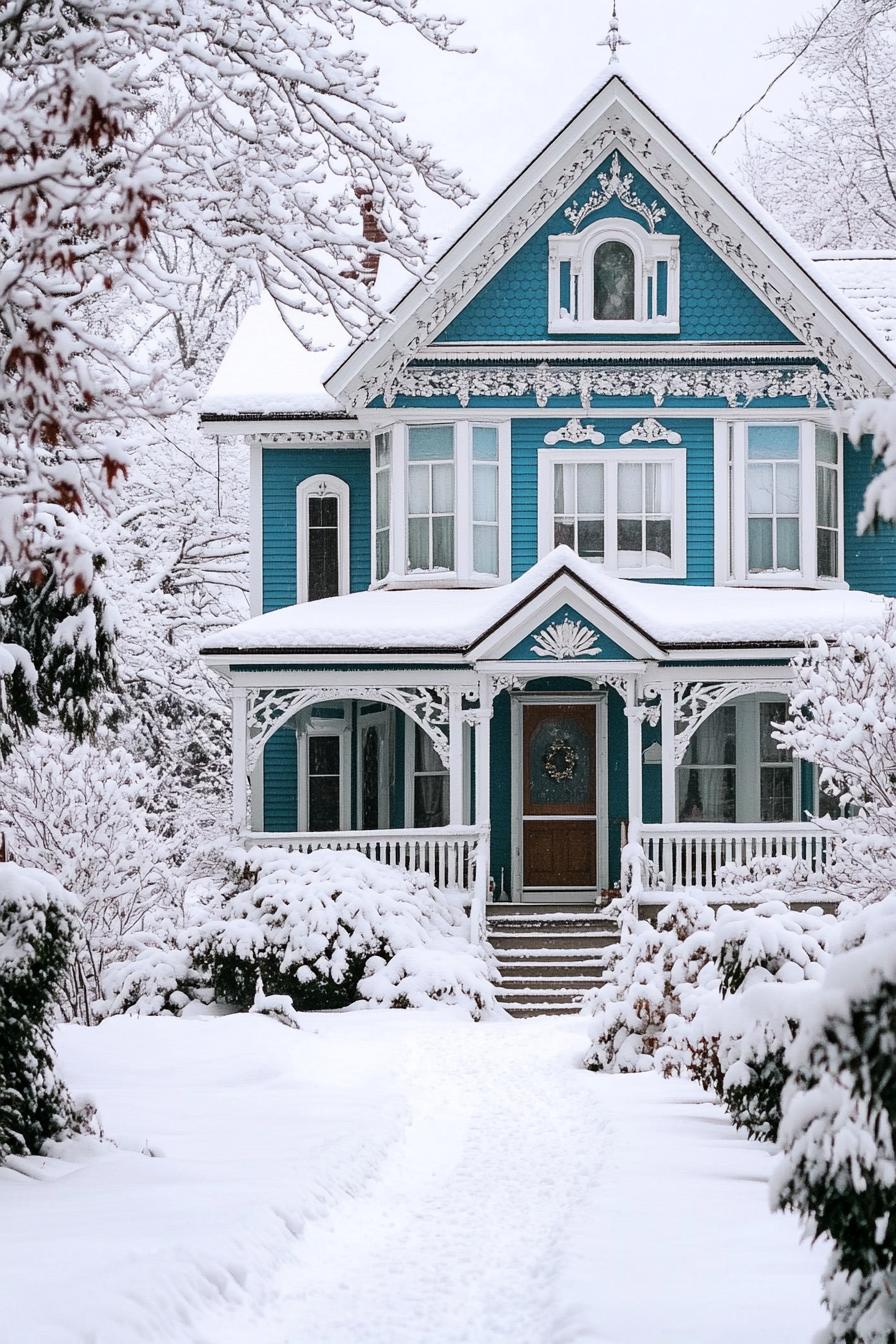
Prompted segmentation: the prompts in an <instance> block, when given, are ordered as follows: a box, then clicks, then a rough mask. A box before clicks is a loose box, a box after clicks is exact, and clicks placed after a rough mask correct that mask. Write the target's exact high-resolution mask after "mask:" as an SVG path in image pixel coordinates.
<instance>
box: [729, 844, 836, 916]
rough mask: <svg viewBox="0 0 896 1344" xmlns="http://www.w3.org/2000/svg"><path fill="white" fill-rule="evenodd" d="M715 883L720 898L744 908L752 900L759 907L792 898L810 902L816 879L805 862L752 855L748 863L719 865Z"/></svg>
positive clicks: (815, 874)
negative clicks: (721, 895)
mask: <svg viewBox="0 0 896 1344" xmlns="http://www.w3.org/2000/svg"><path fill="white" fill-rule="evenodd" d="M716 881H717V883H718V887H719V891H720V892H721V893H722V894H723V895H724V896H726V897H727V898H728V899H729V900H735V901H737V902H738V904H741V905H746V904H748V903H749V902H752V901H756V902H757V903H760V904H761V903H763V902H765V901H771V900H775V899H776V898H780V899H786V898H787V897H788V896H793V895H796V896H797V897H798V899H799V900H801V901H805V900H807V899H811V898H812V895H813V894H814V893H815V892H816V891H817V888H818V882H819V877H818V873H817V872H816V871H815V870H814V869H813V868H811V867H810V866H809V864H808V863H806V861H805V859H796V858H791V857H790V855H780V856H777V857H774V858H773V857H770V856H768V855H764V854H756V855H754V856H753V857H752V858H751V859H750V860H749V862H748V863H744V864H738V863H726V864H723V865H722V866H721V867H720V868H719V869H718V871H717V872H716Z"/></svg>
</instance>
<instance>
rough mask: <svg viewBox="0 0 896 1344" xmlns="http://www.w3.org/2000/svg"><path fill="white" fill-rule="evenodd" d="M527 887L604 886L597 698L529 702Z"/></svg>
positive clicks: (525, 774)
mask: <svg viewBox="0 0 896 1344" xmlns="http://www.w3.org/2000/svg"><path fill="white" fill-rule="evenodd" d="M522 708H523V736H522V761H521V765H522V771H523V779H522V803H523V817H522V844H523V888H524V889H525V891H526V892H527V893H528V894H530V895H531V896H532V897H533V898H536V893H537V892H538V891H543V892H545V893H548V892H552V891H556V892H562V891H567V892H568V891H571V890H573V889H580V890H581V889H587V890H589V891H592V892H593V891H595V890H596V888H597V864H598V854H597V821H598V806H597V754H596V753H597V706H596V705H594V704H565V705H533V704H529V705H527V704H524V705H523V707H522Z"/></svg>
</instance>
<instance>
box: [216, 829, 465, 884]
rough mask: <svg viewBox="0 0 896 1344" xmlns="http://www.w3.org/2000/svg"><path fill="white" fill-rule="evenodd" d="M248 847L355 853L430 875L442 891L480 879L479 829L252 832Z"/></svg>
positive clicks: (244, 839) (247, 836) (378, 861)
mask: <svg viewBox="0 0 896 1344" xmlns="http://www.w3.org/2000/svg"><path fill="white" fill-rule="evenodd" d="M243 843H244V844H245V845H246V846H247V847H249V846H251V845H271V846H277V847H278V848H281V849H295V850H300V851H301V852H302V853H306V854H307V853H312V852H313V851H314V850H316V849H335V850H346V849H351V850H356V851H357V852H358V853H360V854H366V855H367V857H368V858H369V859H375V860H376V861H377V863H385V864H388V865H389V866H390V867H392V868H407V869H409V870H415V869H417V870H419V871H421V872H425V873H429V875H430V877H431V878H432V880H433V881H434V882H435V884H436V886H438V887H459V888H461V889H462V890H468V889H471V888H472V887H473V884H474V882H475V878H476V858H477V852H478V849H479V828H478V827H476V826H450V827H449V826H439V827H434V828H432V829H429V830H419V829H409V830H398V831H328V832H321V831H318V832H311V831H306V832H298V831H296V832H289V833H284V834H280V833H277V834H273V833H271V832H269V831H266V832H264V833H261V832H252V831H250V832H249V833H248V834H244V835H243Z"/></svg>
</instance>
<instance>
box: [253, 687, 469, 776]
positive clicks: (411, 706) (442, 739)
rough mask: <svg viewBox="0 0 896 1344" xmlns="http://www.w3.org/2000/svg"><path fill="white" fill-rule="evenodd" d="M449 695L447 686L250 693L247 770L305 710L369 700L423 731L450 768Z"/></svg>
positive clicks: (303, 689) (346, 688) (442, 760)
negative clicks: (405, 717) (391, 709)
mask: <svg viewBox="0 0 896 1344" xmlns="http://www.w3.org/2000/svg"><path fill="white" fill-rule="evenodd" d="M449 695H450V692H449V688H448V687H447V686H413V687H412V686H375V687H374V686H305V687H302V688H301V689H299V690H292V689H286V690H283V689H280V690H260V689H258V690H250V691H249V694H248V698H247V704H246V713H247V723H248V742H247V752H246V766H247V769H248V771H249V773H251V772H252V770H253V769H254V768H255V766H256V765H257V764H258V762H259V760H260V759H261V753H262V752H263V751H264V748H265V746H266V745H267V743H268V742H269V741H270V740H271V738H272V737H273V736H274V734H275V733H276V732H277V730H278V729H279V728H281V727H282V726H283V725H284V723H286V722H288V720H289V719H291V718H293V717H294V716H295V715H296V714H298V713H300V712H301V711H302V710H303V709H309V708H310V707H311V706H312V705H319V704H325V703H326V702H327V701H331V700H370V701H373V702H375V703H378V704H383V705H391V706H393V707H394V708H395V709H399V710H401V711H402V712H403V713H404V714H407V715H408V717H409V718H411V719H413V720H414V722H415V723H417V724H418V725H419V726H420V727H421V728H422V729H423V731H424V732H425V733H426V735H427V736H428V737H429V738H430V740H431V742H432V745H433V749H434V751H435V752H436V754H437V756H438V758H439V760H440V761H441V762H442V764H443V765H444V766H445V768H446V769H448V766H449V761H450V749H449V739H448V733H447V732H446V726H447V724H448V721H449Z"/></svg>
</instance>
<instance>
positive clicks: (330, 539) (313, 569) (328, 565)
mask: <svg viewBox="0 0 896 1344" xmlns="http://www.w3.org/2000/svg"><path fill="white" fill-rule="evenodd" d="M333 502H334V504H335V502H336V501H335V500H334V501H333ZM338 593H339V531H338V529H337V528H335V527H310V528H309V529H308V601H309V602H317V601H318V600H319V599H320V598H322V597H336V596H337V594H338Z"/></svg>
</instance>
